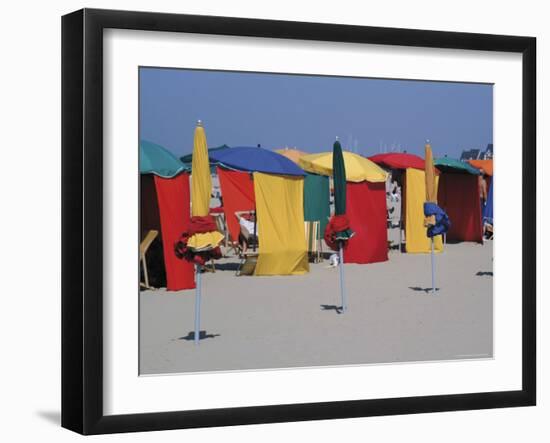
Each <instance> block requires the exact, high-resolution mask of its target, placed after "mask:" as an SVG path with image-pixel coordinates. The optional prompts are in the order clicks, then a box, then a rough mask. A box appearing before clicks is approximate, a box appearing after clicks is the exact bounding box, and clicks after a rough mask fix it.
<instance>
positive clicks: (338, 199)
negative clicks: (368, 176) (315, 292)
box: [332, 140, 353, 312]
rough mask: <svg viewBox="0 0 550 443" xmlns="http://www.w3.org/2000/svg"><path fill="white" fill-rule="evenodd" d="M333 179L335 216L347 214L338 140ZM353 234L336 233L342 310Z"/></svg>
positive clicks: (333, 151)
mask: <svg viewBox="0 0 550 443" xmlns="http://www.w3.org/2000/svg"><path fill="white" fill-rule="evenodd" d="M332 179H333V186H334V215H335V217H338V216H342V217H345V215H346V165H345V162H344V155H343V153H342V146H341V145H340V142H339V141H338V140H336V141H335V142H334V145H333V147H332ZM352 236H353V231H352V230H351V229H344V230H343V231H339V232H337V233H336V239H337V240H338V253H339V256H340V263H339V266H338V267H339V271H340V292H341V298H342V312H345V311H346V309H347V301H346V288H345V285H344V242H345V241H347V240H349V239H350V238H351V237H352Z"/></svg>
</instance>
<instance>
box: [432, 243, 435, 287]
mask: <svg viewBox="0 0 550 443" xmlns="http://www.w3.org/2000/svg"><path fill="white" fill-rule="evenodd" d="M432 293H433V294H435V270H434V238H433V237H432Z"/></svg>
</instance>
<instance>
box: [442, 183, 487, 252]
mask: <svg viewBox="0 0 550 443" xmlns="http://www.w3.org/2000/svg"><path fill="white" fill-rule="evenodd" d="M438 201H439V206H441V208H443V209H444V210H445V212H446V213H447V215H448V216H449V219H450V220H451V227H450V229H449V232H447V240H450V241H473V242H480V243H481V242H482V225H481V205H480V201H479V190H478V177H477V176H476V175H471V174H452V173H448V174H447V173H443V174H442V175H441V177H440V181H439V192H438Z"/></svg>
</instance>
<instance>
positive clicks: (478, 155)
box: [460, 143, 493, 161]
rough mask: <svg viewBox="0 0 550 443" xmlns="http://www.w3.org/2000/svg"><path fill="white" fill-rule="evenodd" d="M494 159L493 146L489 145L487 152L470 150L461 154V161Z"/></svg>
mask: <svg viewBox="0 0 550 443" xmlns="http://www.w3.org/2000/svg"><path fill="white" fill-rule="evenodd" d="M491 158H493V144H492V143H489V144H488V145H487V148H486V149H485V151H482V150H481V149H468V150H466V149H465V150H464V151H462V154H460V160H462V161H466V160H488V159H491Z"/></svg>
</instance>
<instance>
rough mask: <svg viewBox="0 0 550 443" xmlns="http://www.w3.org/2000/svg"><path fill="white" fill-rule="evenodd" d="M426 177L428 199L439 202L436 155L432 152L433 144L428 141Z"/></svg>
mask: <svg viewBox="0 0 550 443" xmlns="http://www.w3.org/2000/svg"><path fill="white" fill-rule="evenodd" d="M424 158H425V160H424V177H425V179H426V201H427V202H430V203H437V198H436V190H435V168H434V157H433V154H432V146H431V145H430V143H429V142H426V146H425V147H424Z"/></svg>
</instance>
